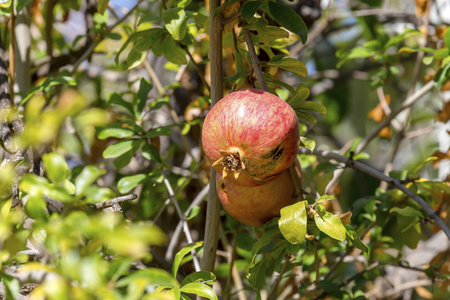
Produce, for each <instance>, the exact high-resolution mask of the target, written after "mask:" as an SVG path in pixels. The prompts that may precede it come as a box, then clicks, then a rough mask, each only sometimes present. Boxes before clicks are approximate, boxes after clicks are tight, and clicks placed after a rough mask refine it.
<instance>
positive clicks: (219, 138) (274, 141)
mask: <svg viewBox="0 0 450 300" xmlns="http://www.w3.org/2000/svg"><path fill="white" fill-rule="evenodd" d="M299 138H300V132H299V125H298V120H297V116H296V114H295V112H294V110H293V109H292V108H291V107H290V106H289V105H288V104H287V103H286V102H285V101H283V100H282V99H280V98H279V97H277V96H275V95H272V94H270V93H268V92H264V91H261V90H257V89H243V90H238V91H236V92H234V93H231V94H229V95H228V96H226V97H224V98H223V99H222V100H220V101H219V102H218V103H217V104H216V105H214V107H213V108H212V109H211V110H210V111H209V113H208V115H207V116H206V119H205V122H204V125H203V131H202V142H203V147H204V150H205V153H206V156H207V157H208V159H209V161H210V162H211V163H212V164H213V167H214V168H215V169H216V171H217V172H219V173H220V174H222V176H223V177H224V178H227V179H228V180H232V181H233V183H235V184H238V185H245V186H255V185H261V184H265V183H267V182H269V181H271V180H273V179H275V177H276V176H277V175H278V174H279V173H280V172H282V171H283V170H285V169H287V168H288V167H289V166H290V165H291V164H292V162H293V161H294V159H295V157H296V155H297V151H298V145H299Z"/></svg>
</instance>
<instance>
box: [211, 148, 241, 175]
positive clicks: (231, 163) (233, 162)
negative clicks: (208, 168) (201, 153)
mask: <svg viewBox="0 0 450 300" xmlns="http://www.w3.org/2000/svg"><path fill="white" fill-rule="evenodd" d="M219 152H220V154H221V155H222V157H221V158H219V159H218V160H216V161H215V162H214V163H213V165H212V166H213V167H215V166H218V165H222V166H223V171H222V177H223V178H227V175H228V173H232V174H233V177H234V179H235V180H238V178H239V175H240V174H241V172H242V170H245V164H244V162H243V161H242V159H241V154H240V152H239V151H225V150H219Z"/></svg>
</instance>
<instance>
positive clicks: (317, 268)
mask: <svg viewBox="0 0 450 300" xmlns="http://www.w3.org/2000/svg"><path fill="white" fill-rule="evenodd" d="M312 243H313V245H314V263H315V266H316V279H315V280H314V283H315V285H316V286H318V285H319V278H320V265H319V263H320V262H319V253H318V252H317V251H318V250H317V240H316V239H314V240H312Z"/></svg>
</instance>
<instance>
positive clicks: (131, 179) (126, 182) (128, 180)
mask: <svg viewBox="0 0 450 300" xmlns="http://www.w3.org/2000/svg"><path fill="white" fill-rule="evenodd" d="M147 177H148V176H147V175H146V174H137V175H133V176H125V177H122V178H121V179H120V180H119V182H118V183H117V188H118V190H119V192H121V193H122V194H125V193H128V192H129V191H131V190H132V189H134V188H135V187H136V186H137V185H138V184H140V183H141V182H143V181H144V180H145V179H147Z"/></svg>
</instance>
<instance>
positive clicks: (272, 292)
mask: <svg viewBox="0 0 450 300" xmlns="http://www.w3.org/2000/svg"><path fill="white" fill-rule="evenodd" d="M290 262H291V261H290V259H289V256H288V255H286V257H285V261H284V264H283V267H282V268H281V271H280V273H279V274H278V276H277V279H276V280H275V282H274V283H273V285H272V288H271V289H270V291H269V294H268V296H267V299H268V300H270V299H273V297H274V296H275V294H276V292H277V289H278V285H279V284H280V282H281V279H283V275H284V273H286V270H287V267H288V266H289V263H290Z"/></svg>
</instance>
